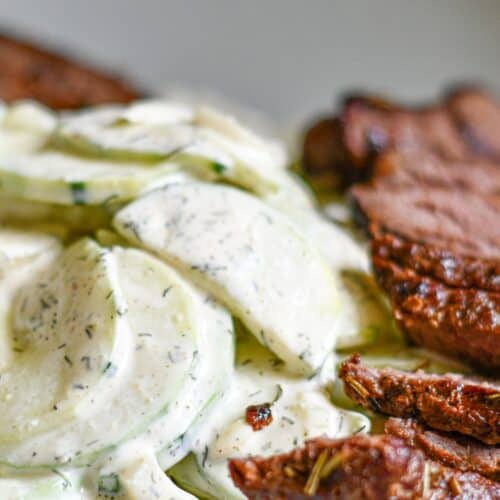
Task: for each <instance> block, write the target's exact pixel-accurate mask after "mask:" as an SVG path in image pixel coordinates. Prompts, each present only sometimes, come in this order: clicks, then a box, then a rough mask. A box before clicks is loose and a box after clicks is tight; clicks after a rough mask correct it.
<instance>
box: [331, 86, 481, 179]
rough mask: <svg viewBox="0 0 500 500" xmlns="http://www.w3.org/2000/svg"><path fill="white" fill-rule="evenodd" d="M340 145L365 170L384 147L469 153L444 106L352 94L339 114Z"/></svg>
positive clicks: (453, 156)
mask: <svg viewBox="0 0 500 500" xmlns="http://www.w3.org/2000/svg"><path fill="white" fill-rule="evenodd" d="M340 121H341V123H342V125H343V145H344V147H345V149H346V151H347V156H348V158H349V159H350V160H351V162H352V164H354V165H356V166H357V167H358V168H365V169H369V167H370V163H371V162H372V161H373V160H374V159H375V157H376V155H377V154H380V153H381V152H383V151H388V150H392V149H395V150H401V151H404V150H418V151H429V152H434V153H436V154H438V155H440V156H442V157H444V158H448V159H452V160H456V159H463V158H469V157H472V156H473V152H472V151H471V150H470V148H469V146H468V144H466V143H465V142H464V140H463V138H462V137H461V135H460V133H459V131H458V130H457V128H456V126H455V123H454V122H453V120H452V118H451V116H450V115H449V113H448V112H447V110H446V108H445V107H444V106H430V107H420V108H414V109H412V108H409V107H404V106H400V105H397V104H392V103H388V101H386V100H381V99H379V98H373V97H366V96H355V97H350V98H348V99H347V100H346V101H345V102H344V106H343V110H342V113H341V115H340Z"/></svg>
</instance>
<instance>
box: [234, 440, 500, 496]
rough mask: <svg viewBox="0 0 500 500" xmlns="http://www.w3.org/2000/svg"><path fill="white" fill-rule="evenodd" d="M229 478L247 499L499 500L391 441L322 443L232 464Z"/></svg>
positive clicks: (479, 480)
mask: <svg viewBox="0 0 500 500" xmlns="http://www.w3.org/2000/svg"><path fill="white" fill-rule="evenodd" d="M229 469H230V473H231V477H232V479H233V481H234V483H235V484H236V486H238V488H240V489H241V491H242V492H243V493H244V494H245V495H246V496H247V497H248V498H249V499H255V500H257V499H259V500H271V499H272V500H285V499H287V500H289V499H290V500H291V499H293V500H299V499H307V498H314V499H317V500H320V499H331V500H333V499H345V500H348V499H349V500H361V499H363V500H366V499H368V500H384V499H395V498H397V499H399V500H404V499H415V498H426V499H428V498H436V499H448V498H450V499H451V498H461V499H482V500H486V499H495V498H498V497H499V495H500V485H499V484H498V483H495V482H493V481H490V480H488V479H486V478H485V477H483V476H481V475H479V474H475V473H471V472H466V473H464V472H461V471H459V470H457V469H451V468H448V467H445V466H443V465H441V464H438V463H436V462H430V461H427V460H426V459H425V456H424V454H423V452H422V451H421V450H418V449H416V448H413V447H410V446H408V445H407V444H406V443H405V442H404V441H403V440H401V439H399V438H396V437H393V436H388V435H385V436H351V437H349V438H345V439H337V440H330V439H326V438H318V439H314V440H311V441H308V442H307V443H306V444H305V446H304V447H303V448H300V449H296V450H293V451H292V452H290V453H286V454H282V455H276V456H273V457H270V458H259V457H251V458H246V459H233V460H231V461H230V464H229Z"/></svg>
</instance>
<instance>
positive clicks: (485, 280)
mask: <svg viewBox="0 0 500 500" xmlns="http://www.w3.org/2000/svg"><path fill="white" fill-rule="evenodd" d="M371 252H372V256H373V258H374V259H383V260H390V261H392V262H393V263H394V264H396V265H397V266H399V267H400V268H409V269H411V270H413V271H415V272H416V273H417V274H419V275H423V276H429V277H431V278H435V279H436V280H438V281H440V282H442V283H443V284H445V285H448V286H450V287H459V288H478V289H482V290H489V291H493V292H500V259H478V258H476V257H463V256H460V255H456V254H455V253H453V252H450V251H449V250H447V249H445V248H441V247H439V246H435V245H430V244H424V243H419V242H416V241H412V240H408V239H406V238H402V237H400V236H397V235H395V234H392V233H384V232H382V233H380V234H377V235H376V236H374V238H373V239H372V244H371ZM377 262H378V260H377Z"/></svg>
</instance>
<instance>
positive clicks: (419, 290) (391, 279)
mask: <svg viewBox="0 0 500 500" xmlns="http://www.w3.org/2000/svg"><path fill="white" fill-rule="evenodd" d="M372 262H373V267H374V270H375V275H376V278H377V281H378V283H379V284H380V285H381V287H382V288H383V289H384V290H385V291H386V292H387V293H388V295H389V298H390V301H391V305H392V308H393V311H394V315H395V317H396V320H397V322H398V324H399V325H400V327H401V329H402V330H403V331H404V332H405V334H406V335H407V337H408V338H409V339H410V340H411V341H413V342H415V343H416V344H418V345H420V346H424V347H426V348H428V349H431V350H435V351H437V352H440V353H444V354H447V355H449V356H453V357H456V358H459V359H461V360H463V361H467V362H469V363H470V364H472V365H474V366H475V367H476V368H477V369H479V370H481V371H486V372H490V373H491V374H497V375H498V374H500V293H498V292H492V291H485V290H480V289H475V288H452V287H449V286H447V285H444V284H443V283H441V282H440V281H437V280H435V279H433V278H429V277H427V276H420V275H418V274H417V273H416V272H414V271H413V270H412V269H409V268H401V267H399V266H398V265H396V264H395V263H394V262H392V261H391V260H388V259H385V258H381V257H378V256H373V257H372ZM493 279H494V280H496V278H493ZM499 420H500V419H499Z"/></svg>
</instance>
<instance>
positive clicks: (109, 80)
mask: <svg viewBox="0 0 500 500" xmlns="http://www.w3.org/2000/svg"><path fill="white" fill-rule="evenodd" d="M0 68H1V69H0V99H3V100H5V101H15V100H17V99H36V100H37V101H40V102H42V103H44V104H46V105H47V106H49V107H51V108H54V109H73V108H81V107H84V106H92V105H97V104H104V103H108V102H129V101H132V100H134V99H137V98H138V97H140V92H139V91H137V90H136V89H134V88H133V87H132V86H130V85H128V84H126V83H124V82H123V81H121V80H120V79H118V78H116V77H115V76H113V75H109V74H106V73H101V72H100V71H96V70H95V69H93V68H90V67H88V66H87V65H85V64H81V63H79V62H76V61H74V60H72V59H68V58H66V57H64V56H61V55H59V54H57V53H53V52H51V51H48V50H46V49H44V48H41V47H39V46H37V45H33V44H31V43H28V42H24V41H20V40H16V39H14V38H10V37H8V36H6V35H0Z"/></svg>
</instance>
